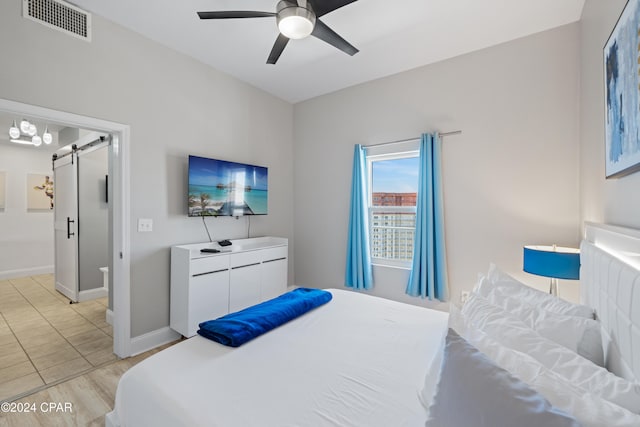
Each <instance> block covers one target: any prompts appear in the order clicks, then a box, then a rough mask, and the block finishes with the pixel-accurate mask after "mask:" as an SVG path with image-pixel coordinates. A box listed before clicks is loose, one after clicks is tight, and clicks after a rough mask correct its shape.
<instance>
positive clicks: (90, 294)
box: [78, 287, 109, 302]
mask: <svg viewBox="0 0 640 427" xmlns="http://www.w3.org/2000/svg"><path fill="white" fill-rule="evenodd" d="M107 296H109V290H108V289H107V288H104V287H102V288H95V289H88V290H86V291H80V292H79V293H78V302H83V301H90V300H92V299H98V298H104V297H107Z"/></svg>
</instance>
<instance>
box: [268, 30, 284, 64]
mask: <svg viewBox="0 0 640 427" xmlns="http://www.w3.org/2000/svg"><path fill="white" fill-rule="evenodd" d="M287 43H289V38H288V37H285V36H283V35H282V34H278V38H277V39H276V42H275V43H274V44H273V48H272V49H271V53H270V54H269V58H268V59H267V64H275V63H276V62H278V58H280V54H282V51H283V50H284V48H285V46H286V45H287Z"/></svg>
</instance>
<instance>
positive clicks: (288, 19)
mask: <svg viewBox="0 0 640 427" xmlns="http://www.w3.org/2000/svg"><path fill="white" fill-rule="evenodd" d="M276 9H277V16H276V20H277V22H278V29H279V30H280V32H281V33H282V34H283V35H284V36H286V37H288V38H290V39H302V38H305V37H307V36H308V35H309V34H311V32H312V31H313V28H314V26H315V24H316V14H315V13H314V12H313V9H312V8H311V3H309V2H306V7H301V6H298V5H297V4H292V3H290V2H289V1H286V0H281V1H279V2H278V5H277V7H276Z"/></svg>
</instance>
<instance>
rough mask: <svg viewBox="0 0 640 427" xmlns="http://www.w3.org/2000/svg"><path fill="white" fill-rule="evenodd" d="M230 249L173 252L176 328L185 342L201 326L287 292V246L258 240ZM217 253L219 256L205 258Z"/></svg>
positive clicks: (238, 243) (186, 248) (207, 245)
mask: <svg viewBox="0 0 640 427" xmlns="http://www.w3.org/2000/svg"><path fill="white" fill-rule="evenodd" d="M231 243H232V244H231V246H225V247H221V246H219V245H218V244H217V243H215V242H214V243H196V244H193V245H180V246H172V247H171V322H170V323H171V328H172V329H174V330H175V331H177V332H179V333H180V334H182V335H184V336H185V337H191V336H193V335H195V334H196V332H197V330H198V324H199V323H201V322H204V321H205V320H211V319H215V318H217V317H220V316H223V315H225V314H227V313H230V312H234V311H238V310H242V309H243V308H246V307H249V306H251V305H254V304H257V303H259V302H261V301H265V300H268V299H271V298H274V297H277V296H278V295H281V294H283V293H284V292H286V290H287V269H288V267H287V259H288V251H289V247H288V240H287V239H285V238H281V237H256V238H252V239H238V240H231ZM203 248H215V249H218V250H220V252H219V253H205V252H201V249H203Z"/></svg>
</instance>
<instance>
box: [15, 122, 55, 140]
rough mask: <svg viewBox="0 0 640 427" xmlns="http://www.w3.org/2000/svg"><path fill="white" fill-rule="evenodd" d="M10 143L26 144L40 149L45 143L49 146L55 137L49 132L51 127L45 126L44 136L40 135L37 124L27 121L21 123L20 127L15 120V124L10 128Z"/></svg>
mask: <svg viewBox="0 0 640 427" xmlns="http://www.w3.org/2000/svg"><path fill="white" fill-rule="evenodd" d="M9 138H10V139H9V141H11V142H14V143H16V144H26V145H33V146H36V147H39V146H40V145H42V143H43V142H44V143H45V144H46V145H49V144H51V143H52V142H53V135H51V133H50V132H49V126H45V128H44V133H43V134H42V136H40V135H38V128H37V127H36V125H35V124H33V123H31V122H30V121H29V120H27V119H22V120H21V121H20V126H19V127H18V124H17V122H16V121H15V120H14V121H13V124H12V125H11V127H10V128H9Z"/></svg>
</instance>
